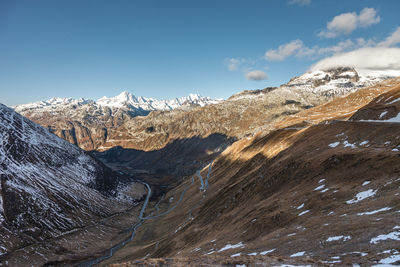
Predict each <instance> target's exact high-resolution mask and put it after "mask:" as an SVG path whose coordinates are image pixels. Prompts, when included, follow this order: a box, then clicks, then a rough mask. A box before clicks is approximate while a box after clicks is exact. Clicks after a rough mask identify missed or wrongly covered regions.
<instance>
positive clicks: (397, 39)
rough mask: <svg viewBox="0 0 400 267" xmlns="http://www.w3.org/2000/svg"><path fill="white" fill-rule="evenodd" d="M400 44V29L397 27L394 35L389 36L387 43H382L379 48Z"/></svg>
mask: <svg viewBox="0 0 400 267" xmlns="http://www.w3.org/2000/svg"><path fill="white" fill-rule="evenodd" d="M397 44H400V27H397V29H396V30H395V32H394V33H392V35H390V36H388V37H387V38H386V39H385V41H383V42H380V43H379V44H378V46H384V47H390V46H394V45H397Z"/></svg>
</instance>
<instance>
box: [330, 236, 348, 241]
mask: <svg viewBox="0 0 400 267" xmlns="http://www.w3.org/2000/svg"><path fill="white" fill-rule="evenodd" d="M350 239H351V237H350V236H348V235H347V236H343V235H338V236H331V237H328V239H327V240H326V242H332V241H338V240H343V241H347V240H350Z"/></svg>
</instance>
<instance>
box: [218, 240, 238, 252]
mask: <svg viewBox="0 0 400 267" xmlns="http://www.w3.org/2000/svg"><path fill="white" fill-rule="evenodd" d="M242 247H244V244H243V243H242V242H239V243H237V244H236V245H231V244H226V246H225V247H223V248H221V249H220V250H218V252H221V251H224V250H228V249H233V248H242Z"/></svg>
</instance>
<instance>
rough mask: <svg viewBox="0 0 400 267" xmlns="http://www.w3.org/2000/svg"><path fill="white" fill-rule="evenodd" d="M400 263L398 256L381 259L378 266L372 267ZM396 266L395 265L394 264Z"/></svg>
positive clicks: (375, 266) (399, 256)
mask: <svg viewBox="0 0 400 267" xmlns="http://www.w3.org/2000/svg"><path fill="white" fill-rule="evenodd" d="M398 261H400V255H391V256H389V257H387V258H384V259H381V260H380V261H379V263H380V264H378V265H373V266H374V267H377V266H379V267H384V266H395V265H391V263H395V262H398ZM396 265H397V264H396Z"/></svg>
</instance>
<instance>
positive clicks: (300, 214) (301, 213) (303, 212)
mask: <svg viewBox="0 0 400 267" xmlns="http://www.w3.org/2000/svg"><path fill="white" fill-rule="evenodd" d="M309 211H310V210H305V211H302V212H300V213H299V215H298V216H302V215H304V214H306V213H307V212H309Z"/></svg>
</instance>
